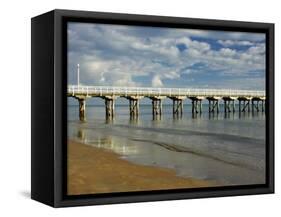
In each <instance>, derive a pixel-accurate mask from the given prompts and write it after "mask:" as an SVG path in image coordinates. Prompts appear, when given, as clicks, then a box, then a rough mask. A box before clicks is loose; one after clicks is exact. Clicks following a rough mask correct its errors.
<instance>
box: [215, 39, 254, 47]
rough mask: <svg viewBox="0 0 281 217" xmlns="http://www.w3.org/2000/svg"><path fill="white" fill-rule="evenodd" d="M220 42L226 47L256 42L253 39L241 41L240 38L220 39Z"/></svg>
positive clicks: (248, 44)
mask: <svg viewBox="0 0 281 217" xmlns="http://www.w3.org/2000/svg"><path fill="white" fill-rule="evenodd" d="M218 43H219V44H221V45H222V46H224V47H231V46H253V45H255V43H254V42H251V41H239V40H218Z"/></svg>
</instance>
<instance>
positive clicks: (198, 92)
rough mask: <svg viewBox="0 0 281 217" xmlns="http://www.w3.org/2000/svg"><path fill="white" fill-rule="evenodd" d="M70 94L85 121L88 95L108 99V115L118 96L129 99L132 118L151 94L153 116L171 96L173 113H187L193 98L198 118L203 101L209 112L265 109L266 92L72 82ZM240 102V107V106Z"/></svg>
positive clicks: (193, 112) (242, 111) (176, 115)
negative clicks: (187, 103)
mask: <svg viewBox="0 0 281 217" xmlns="http://www.w3.org/2000/svg"><path fill="white" fill-rule="evenodd" d="M67 96H68V97H74V98H75V99H77V100H78V102H79V119H80V120H81V121H85V112H86V99H88V98H91V97H100V98H102V99H104V101H105V115H106V119H107V120H110V119H113V118H114V115H115V100H116V99H117V98H118V97H123V98H126V99H128V100H129V110H128V112H129V114H130V119H131V120H132V119H137V118H138V116H139V113H140V112H139V105H140V100H141V99H143V98H145V97H146V98H149V99H151V102H152V116H153V119H154V120H157V119H158V120H160V119H161V116H162V113H163V112H162V111H163V108H162V107H163V105H162V101H163V99H165V98H169V99H171V100H172V103H173V110H172V114H173V117H175V118H176V117H181V116H182V114H183V102H184V100H186V99H189V100H191V105H192V108H191V109H192V117H193V118H196V117H198V116H200V115H201V113H202V101H203V100H207V101H208V103H209V114H214V113H219V112H221V110H222V109H221V107H222V105H221V104H220V102H223V112H224V113H225V116H226V117H228V116H230V115H229V113H234V112H236V111H238V112H239V113H249V112H264V111H265V102H266V96H265V91H249V90H221V89H217V90H215V89H186V88H141V87H101V86H81V85H76V86H68V89H67ZM237 102H238V108H236V107H237Z"/></svg>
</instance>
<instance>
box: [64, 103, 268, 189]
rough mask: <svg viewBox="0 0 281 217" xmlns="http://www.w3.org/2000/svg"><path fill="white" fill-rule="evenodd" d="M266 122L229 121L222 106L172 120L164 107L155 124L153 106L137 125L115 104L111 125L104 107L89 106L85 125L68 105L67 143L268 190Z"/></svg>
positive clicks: (247, 116)
mask: <svg viewBox="0 0 281 217" xmlns="http://www.w3.org/2000/svg"><path fill="white" fill-rule="evenodd" d="M236 107H238V106H236ZM265 118H266V117H265V113H262V112H254V113H252V112H249V113H248V112H245V113H240V114H239V112H235V113H229V114H227V115H225V114H224V112H223V109H222V105H221V112H220V113H219V114H216V113H215V114H209V112H208V105H207V104H203V112H202V114H201V115H200V114H197V115H196V116H193V115H192V113H191V105H190V104H185V105H184V112H183V116H182V117H180V118H174V117H173V115H172V105H170V104H169V105H165V104H164V105H163V114H162V117H161V120H160V119H158V120H152V108H151V105H142V104H140V115H139V117H138V119H135V120H130V116H129V107H128V105H118V104H117V105H115V118H114V120H112V121H106V119H105V108H104V106H103V105H87V106H86V119H87V121H86V122H83V123H82V122H80V121H79V114H78V106H77V105H68V138H69V139H73V140H76V141H79V142H82V143H84V144H87V145H91V146H95V147H98V148H104V149H109V150H111V151H113V152H115V153H117V154H119V155H120V158H122V159H126V160H128V161H130V162H133V163H135V164H141V165H149V166H156V167H163V168H169V169H172V170H174V171H175V172H176V174H177V175H178V176H183V177H189V178H196V179H202V180H208V181H212V182H215V183H217V184H218V185H219V186H220V185H221V186H228V185H248V184H264V183H265V147H266V142H265ZM100 166H101V167H102V165H100Z"/></svg>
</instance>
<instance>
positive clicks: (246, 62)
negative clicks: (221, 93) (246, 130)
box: [67, 22, 265, 90]
mask: <svg viewBox="0 0 281 217" xmlns="http://www.w3.org/2000/svg"><path fill="white" fill-rule="evenodd" d="M67 34H68V52H67V55H68V84H77V64H79V65H80V84H83V85H95V86H128V87H130V86H135V87H176V88H179V87H182V88H216V89H249V90H264V89H265V34H263V33H246V32H227V31H212V30H195V29H176V28H166V27H165V28H162V27H144V26H126V25H111V24H94V23H75V22H70V23H68V29H67Z"/></svg>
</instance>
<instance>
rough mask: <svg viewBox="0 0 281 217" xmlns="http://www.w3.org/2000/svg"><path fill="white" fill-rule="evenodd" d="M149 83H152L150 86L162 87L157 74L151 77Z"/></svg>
mask: <svg viewBox="0 0 281 217" xmlns="http://www.w3.org/2000/svg"><path fill="white" fill-rule="evenodd" d="M151 85H152V87H163V83H162V81H161V79H160V76H159V75H155V76H154V77H153V78H152V81H151Z"/></svg>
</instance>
